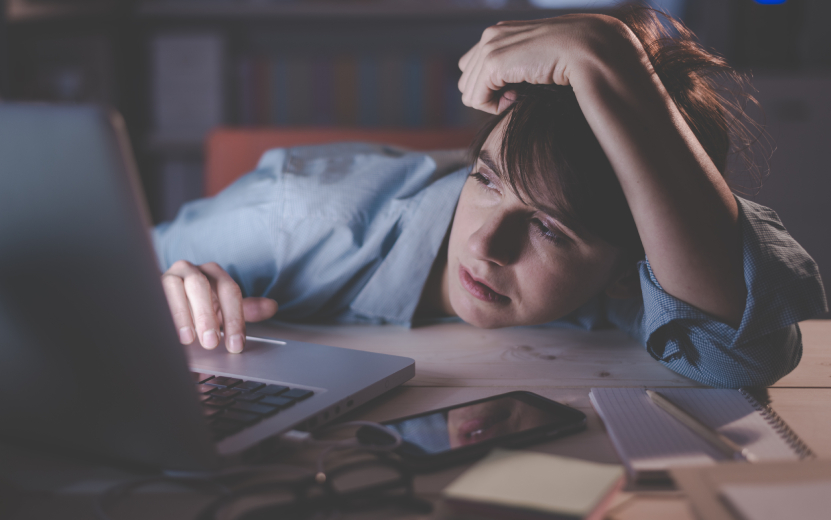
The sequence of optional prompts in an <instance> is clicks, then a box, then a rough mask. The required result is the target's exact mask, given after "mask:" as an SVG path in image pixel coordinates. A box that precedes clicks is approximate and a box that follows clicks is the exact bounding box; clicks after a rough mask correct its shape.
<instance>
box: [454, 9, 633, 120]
mask: <svg viewBox="0 0 831 520" xmlns="http://www.w3.org/2000/svg"><path fill="white" fill-rule="evenodd" d="M627 31H628V29H627V28H626V27H625V26H624V25H623V24H622V23H621V22H620V21H618V20H617V19H615V18H612V17H610V16H604V15H597V14H573V15H563V16H557V17H555V18H545V19H542V20H530V21H515V22H499V23H498V24H497V25H494V26H492V27H488V28H487V29H485V31H484V32H483V33H482V38H481V39H480V40H479V43H477V44H476V45H474V46H473V48H472V49H470V50H469V51H467V53H465V55H464V56H462V58H461V59H460V60H459V68H460V69H461V70H462V77H461V78H460V79H459V90H460V91H461V92H462V102H463V103H464V104H465V105H467V106H469V107H473V108H476V109H478V110H482V111H485V112H489V113H491V114H498V113H500V112H501V111H502V110H503V109H504V108H505V107H506V106H507V105H508V104H510V101H511V98H510V97H508V98H507V99H506V98H498V92H499V91H500V90H501V89H502V87H504V86H505V85H507V84H510V83H522V82H527V83H533V84H557V85H572V79H573V78H572V77H571V76H572V75H573V74H574V73H575V70H576V69H579V68H580V64H581V63H583V62H585V60H586V59H590V58H591V56H592V55H594V54H595V53H596V52H597V51H599V50H600V49H601V48H602V47H603V46H605V45H608V44H609V42H610V41H612V39H613V38H614V37H617V38H619V39H624V38H626V36H624V35H626V33H627Z"/></svg>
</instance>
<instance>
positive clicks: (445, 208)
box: [154, 8, 826, 387]
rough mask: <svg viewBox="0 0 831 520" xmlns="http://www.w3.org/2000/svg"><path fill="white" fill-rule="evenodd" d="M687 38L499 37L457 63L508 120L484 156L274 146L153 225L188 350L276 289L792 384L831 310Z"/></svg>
mask: <svg viewBox="0 0 831 520" xmlns="http://www.w3.org/2000/svg"><path fill="white" fill-rule="evenodd" d="M675 30H676V31H677V32H678V36H677V37H676V38H672V39H669V38H668V37H667V35H666V34H665V31H664V30H663V28H662V26H661V25H660V23H659V22H658V20H657V18H656V17H655V16H654V14H653V13H652V12H651V11H649V10H645V9H639V8H629V9H626V10H623V11H621V12H620V13H619V14H618V15H617V16H616V17H611V16H603V15H569V16H561V17H557V18H552V19H546V20H535V21H528V22H506V23H500V24H498V25H496V26H494V27H490V28H488V29H487V30H485V32H484V33H483V36H482V39H481V40H480V42H479V43H477V44H476V45H475V46H474V47H473V48H472V49H471V50H470V51H469V52H468V53H467V54H465V55H464V56H463V57H462V59H461V60H460V62H459V65H460V68H461V69H462V76H461V79H460V81H459V88H460V90H461V92H462V99H463V101H464V103H465V104H467V105H468V106H472V107H474V108H478V109H481V110H484V111H486V112H490V113H493V114H497V115H496V116H495V117H494V118H493V120H492V121H491V122H490V123H489V124H487V125H486V126H485V128H484V129H483V131H482V132H481V134H480V137H479V138H478V139H477V140H476V142H474V143H473V146H472V151H473V157H472V159H473V167H472V169H471V168H470V167H466V166H465V165H464V163H462V162H460V161H459V160H458V157H457V156H454V155H453V154H452V153H448V152H442V153H434V154H415V153H404V152H402V151H400V150H393V149H390V148H387V147H378V146H370V145H357V144H340V145H332V146H326V147H307V148H296V149H291V150H272V151H270V152H268V153H266V154H265V156H264V157H263V159H262V160H261V162H260V165H259V166H258V168H257V170H255V171H254V172H252V173H251V174H249V175H247V176H246V177H244V178H243V179H241V180H240V181H238V182H237V183H236V184H235V185H233V186H232V187H230V188H229V189H228V190H226V191H225V192H223V193H222V194H220V195H219V196H217V197H215V198H214V199H209V200H203V201H198V202H195V203H192V204H189V205H188V206H186V207H185V208H184V209H183V210H182V212H181V213H180V215H179V216H178V217H177V219H176V220H175V221H174V222H172V223H170V224H164V225H162V226H159V227H158V228H157V229H156V230H155V234H154V239H155V241H156V246H157V251H158V253H159V257H160V261H161V264H162V265H163V268H164V269H166V273H165V274H164V275H163V282H164V287H165V291H166V294H167V297H168V301H169V303H170V306H171V310H172V312H173V316H174V321H175V323H176V326H177V328H178V329H179V332H180V339H181V341H182V343H190V342H192V341H194V340H196V339H197V338H198V340H199V341H200V342H201V344H202V345H203V346H204V347H206V348H214V347H216V345H217V344H218V342H219V331H220V328H223V329H224V332H225V335H226V337H227V338H228V341H227V346H228V349H229V350H230V351H232V352H241V351H242V349H243V343H244V323H245V321H258V320H261V319H266V318H268V317H271V316H272V315H274V314H275V312H277V304H276V302H275V299H276V300H277V301H280V313H279V314H278V315H277V317H278V318H281V319H286V320H331V321H337V322H379V323H383V322H394V323H403V324H409V323H412V322H413V321H414V320H418V319H420V318H428V317H439V316H458V317H459V318H461V319H463V320H464V321H467V322H468V323H471V324H473V325H476V326H478V327H485V328H493V327H506V326H512V325H531V324H541V323H548V322H551V321H554V320H561V321H565V322H570V323H573V324H578V325H581V326H584V327H587V328H594V327H600V326H603V325H605V324H607V323H612V324H614V325H617V326H618V327H620V328H622V329H624V330H626V331H627V332H629V333H630V334H632V335H633V336H635V337H636V338H638V339H640V340H641V341H642V342H643V343H644V344H645V346H646V348H647V350H648V351H649V352H650V354H651V355H652V356H653V357H655V358H656V359H657V360H659V361H661V362H662V363H663V364H665V365H666V366H668V367H670V368H671V369H673V370H675V371H677V372H679V373H681V374H683V375H685V376H688V377H691V378H693V379H696V380H698V381H700V382H702V383H705V384H709V385H714V386H733V387H737V386H752V385H769V384H771V383H773V382H774V381H776V380H777V379H779V378H781V377H782V376H784V375H785V374H787V373H788V372H790V371H791V370H792V369H793V368H794V367H795V366H796V364H797V363H798V362H799V358H800V356H801V348H802V347H801V338H800V333H799V329H798V327H797V325H796V322H797V321H799V320H802V319H807V318H809V317H811V316H813V315H815V314H816V313H819V312H822V311H823V310H824V309H825V308H826V303H825V296H824V293H823V289H822V285H821V282H820V281H819V275H818V271H817V268H816V265H815V264H814V262H813V261H812V260H811V258H810V257H809V256H808V255H807V254H806V253H805V252H804V250H802V249H801V248H800V247H799V245H798V244H796V243H795V242H794V241H793V240H792V239H791V238H790V236H789V235H788V234H787V233H786V232H785V231H784V228H783V227H782V226H781V223H780V222H779V221H778V218H777V217H776V216H775V214H774V213H773V212H772V211H770V210H768V209H766V208H762V207H760V206H758V205H756V204H753V203H750V202H748V201H744V200H742V199H740V198H737V197H734V196H733V194H732V193H731V191H730V188H729V187H728V185H727V183H726V181H725V179H724V177H723V176H722V173H723V172H724V171H725V169H726V159H727V152H728V149H729V143H730V141H729V134H728V126H729V124H728V123H729V107H727V106H725V105H723V104H722V102H721V99H720V98H719V97H718V96H717V94H716V90H715V86H714V85H715V83H714V81H712V80H710V79H708V74H711V73H712V72H713V71H716V72H727V73H731V72H730V71H729V69H728V68H727V67H726V65H725V64H724V63H723V62H722V61H721V60H720V59H718V58H716V57H714V56H712V55H710V54H708V53H706V52H705V51H703V50H702V49H701V48H700V47H698V46H697V45H696V44H694V43H693V42H692V40H691V35H690V34H689V33H688V32H686V31H685V30H684V29H683V27H681V26H680V25H677V24H676V27H675ZM451 221H452V222H451ZM243 296H246V297H245V298H243ZM269 298H274V299H269Z"/></svg>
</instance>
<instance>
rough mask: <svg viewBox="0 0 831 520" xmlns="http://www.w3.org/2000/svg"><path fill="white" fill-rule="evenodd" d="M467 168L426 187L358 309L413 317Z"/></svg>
mask: <svg viewBox="0 0 831 520" xmlns="http://www.w3.org/2000/svg"><path fill="white" fill-rule="evenodd" d="M467 173H468V168H467V167H465V168H462V169H459V170H456V171H454V172H452V173H450V174H448V175H446V176H444V177H442V178H441V179H438V180H437V181H435V182H433V183H432V184H430V185H429V186H428V187H427V188H425V189H424V191H423V192H422V193H421V197H420V198H419V200H418V202H417V205H416V208H415V210H414V211H413V212H412V213H411V214H410V216H409V217H408V218H407V221H406V222H405V223H404V225H403V228H402V230H401V234H400V235H399V237H398V239H397V240H396V241H395V245H393V247H392V249H391V250H390V252H389V254H387V257H386V258H385V259H384V260H383V261H382V262H381V265H380V266H378V269H377V270H376V271H375V273H374V274H373V275H372V277H371V278H370V279H369V281H368V282H367V283H366V285H365V286H364V288H363V289H361V292H360V293H359V294H358V296H357V297H356V298H355V299H354V300H353V302H352V304H351V305H350V307H351V309H352V310H353V311H354V312H356V313H358V314H361V315H363V316H366V317H371V318H381V319H382V320H384V321H387V322H391V323H397V324H400V325H409V324H410V323H411V322H412V319H413V315H414V314H415V310H416V307H417V306H418V302H419V300H420V298H421V292H422V290H423V288H424V284H425V282H426V281H427V277H428V276H429V274H430V268H431V267H432V265H433V262H434V261H435V259H436V255H437V254H438V251H439V248H440V247H441V244H442V242H443V240H444V237H445V234H446V233H447V229H448V227H449V226H450V222H451V220H452V219H453V214H454V213H455V210H456V203H457V202H458V200H459V195H460V193H461V191H462V186H463V185H464V183H465V180H466V178H467Z"/></svg>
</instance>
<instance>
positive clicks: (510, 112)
mask: <svg viewBox="0 0 831 520" xmlns="http://www.w3.org/2000/svg"><path fill="white" fill-rule="evenodd" d="M613 16H614V17H616V18H618V19H619V20H621V21H622V22H623V23H625V24H626V25H627V26H628V27H629V28H630V29H631V30H632V32H633V33H634V34H635V36H636V37H637V38H638V40H640V42H641V44H642V45H643V48H644V49H645V50H646V53H647V55H648V56H649V60H650V62H651V63H652V66H653V68H654V70H655V72H656V74H657V75H658V77H659V78H660V80H661V81H662V82H663V84H664V87H665V88H666V89H667V91H668V93H669V95H670V96H671V98H672V100H673V101H674V102H675V104H676V106H677V107H678V109H679V111H680V112H681V114H682V116H683V117H684V120H685V121H686V122H687V124H688V125H689V126H690V128H691V130H692V131H693V133H694V134H695V136H696V138H697V139H698V140H699V142H700V143H701V144H702V146H703V147H704V150H705V151H706V152H707V154H708V155H709V156H710V159H711V160H712V161H713V163H714V164H715V165H716V167H717V168H718V170H719V171H720V172H721V173H722V175H724V176H725V177H726V176H727V165H728V156H729V155H730V153H731V152H736V153H740V154H741V153H749V149H750V144H751V142H752V141H753V140H754V139H755V135H754V133H753V132H751V130H750V129H752V128H754V127H753V124H754V123H753V122H752V121H751V120H749V119H747V118H745V116H744V111H743V109H742V108H743V106H744V103H745V102H747V101H750V102H755V100H753V99H752V97H751V96H750V95H749V94H748V93H747V92H748V82H747V79H746V78H745V77H744V76H743V75H742V74H739V73H738V72H736V71H735V70H733V69H732V68H731V67H730V66H729V65H728V64H727V62H726V61H725V60H724V59H723V58H722V57H720V56H718V55H716V54H714V53H711V52H709V51H707V50H705V49H704V48H703V47H702V46H701V45H700V44H699V43H698V42H697V41H696V39H695V35H694V34H693V33H692V32H691V31H690V30H689V29H688V28H687V27H686V26H685V25H684V24H683V23H681V22H680V21H678V20H676V19H674V18H672V17H671V16H669V15H666V14H664V13H661V12H659V11H655V10H654V9H651V8H648V7H644V6H639V5H627V6H623V7H620V8H618V9H617V10H616V11H615V12H614V13H613ZM662 19H663V20H664V21H665V22H666V23H662ZM505 90H513V91H514V92H515V93H516V101H515V102H514V103H513V104H512V105H511V106H510V107H508V108H507V109H505V110H504V111H503V112H502V113H501V114H499V115H497V116H494V117H493V118H491V119H490V120H489V121H487V122H486V123H485V124H484V125H483V126H482V128H481V129H480V131H479V133H478V134H477V137H476V138H475V139H474V141H473V143H472V144H471V147H470V157H471V161H475V160H476V158H477V157H478V156H479V153H480V152H481V150H482V146H483V145H484V143H485V141H486V140H487V138H488V136H489V135H490V134H491V132H492V131H493V130H494V128H496V127H497V125H498V124H499V123H500V122H501V121H502V120H503V119H504V118H506V117H508V116H510V117H508V120H507V125H506V127H505V131H504V134H503V136H502V143H501V149H500V155H501V162H502V168H503V172H504V175H505V176H506V177H507V181H508V183H509V184H510V186H511V187H512V189H513V190H514V192H515V193H516V194H517V196H518V197H520V199H522V200H523V201H527V202H530V203H531V204H534V205H537V206H542V207H546V206H552V205H553V206H554V207H556V208H557V210H558V211H559V212H560V213H561V214H563V215H565V216H567V217H568V218H569V220H571V221H572V222H578V223H579V224H580V225H581V226H583V227H584V228H585V229H586V230H588V231H590V232H592V233H594V234H595V235H597V236H599V237H601V238H603V239H604V240H606V241H607V242H609V243H610V244H612V245H615V246H617V247H619V248H621V249H622V250H623V251H624V253H625V257H626V258H628V259H631V260H637V259H640V258H642V257H643V254H644V251H643V246H642V244H641V241H640V236H639V235H638V230H637V227H636V226H635V222H634V219H633V218H632V213H631V211H630V209H629V205H628V203H627V202H626V198H625V196H624V195H623V190H622V189H621V187H620V184H619V183H618V180H617V176H616V175H615V173H614V170H613V169H612V166H611V164H610V163H609V160H608V158H607V157H606V155H605V153H604V152H603V150H602V148H601V147H600V143H598V141H597V138H596V137H595V136H594V133H593V132H592V130H591V128H590V127H589V124H588V122H587V121H586V118H585V116H584V115H583V112H582V111H581V110H580V106H579V105H578V103H577V99H576V97H575V95H574V92H573V91H572V89H571V87H562V86H557V85H531V84H526V83H523V84H514V85H508V86H506V87H505ZM747 161H748V162H752V157H751V158H749V159H747Z"/></svg>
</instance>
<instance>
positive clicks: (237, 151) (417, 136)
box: [204, 127, 476, 197]
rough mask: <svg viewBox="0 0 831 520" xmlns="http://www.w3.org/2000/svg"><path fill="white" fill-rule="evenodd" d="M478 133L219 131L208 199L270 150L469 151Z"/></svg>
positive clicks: (211, 140)
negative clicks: (369, 146)
mask: <svg viewBox="0 0 831 520" xmlns="http://www.w3.org/2000/svg"><path fill="white" fill-rule="evenodd" d="M475 134H476V131H475V130H473V129H470V128H464V129H438V130H405V129H395V130H390V129H386V130H382V129H361V128H296V129H285V128H244V129H243V128H224V127H220V128H216V129H214V130H213V131H212V132H211V133H210V134H209V135H208V139H207V143H206V149H205V179H204V180H205V182H204V192H205V195H206V196H208V197H210V196H213V195H216V194H217V193H219V192H220V191H222V190H223V189H224V188H225V187H226V186H228V185H229V184H231V183H232V182H234V181H235V180H237V178H239V177H240V176H242V175H243V174H245V173H248V172H250V171H251V170H253V169H254V167H255V166H257V161H258V160H259V159H260V156H261V155H262V154H263V152H265V151H266V150H269V149H271V148H283V147H288V146H299V145H306V144H321V143H332V142H339V141H340V142H342V141H364V142H374V143H384V144H392V145H396V146H403V147H405V148H410V149H413V150H440V149H447V148H465V147H467V146H468V145H469V144H470V142H471V141H472V140H473V137H474V135H475Z"/></svg>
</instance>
